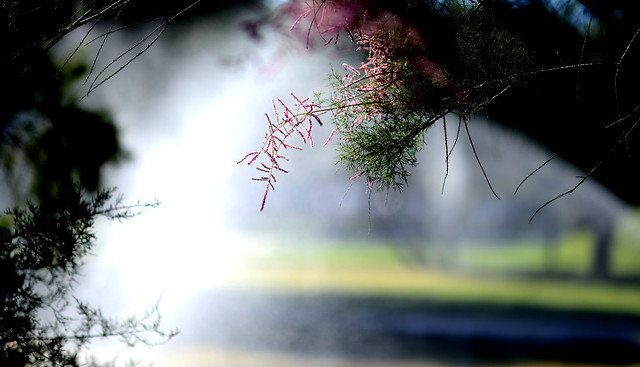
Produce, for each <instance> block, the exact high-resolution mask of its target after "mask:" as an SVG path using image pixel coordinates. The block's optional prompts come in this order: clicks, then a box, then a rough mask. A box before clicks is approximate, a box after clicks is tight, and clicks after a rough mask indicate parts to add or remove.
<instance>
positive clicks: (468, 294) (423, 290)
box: [231, 233, 640, 315]
mask: <svg viewBox="0 0 640 367" xmlns="http://www.w3.org/2000/svg"><path fill="white" fill-rule="evenodd" d="M590 246H591V245H590V238H589V236H588V235H587V234H585V233H574V234H572V235H570V236H567V237H566V238H564V239H562V241H561V242H560V243H559V244H557V245H556V247H551V248H549V249H548V250H547V251H548V252H547V253H545V251H543V249H541V246H540V245H539V244H536V243H527V242H520V243H513V244H503V245H500V246H495V245H494V246H486V245H483V246H478V245H476V246H471V245H462V246H459V248H458V249H457V250H456V253H457V255H456V260H455V262H454V263H453V264H450V266H449V267H442V266H432V265H430V264H429V263H428V262H427V263H426V264H425V265H424V266H415V265H412V266H408V265H407V261H406V256H403V253H402V251H400V250H399V248H398V247H397V246H396V245H393V244H390V243H384V242H378V243H366V244H364V243H343V242H340V243H338V242H329V241H328V242H327V243H324V244H316V245H309V244H306V245H296V244H290V245H282V244H280V245H271V246H267V248H266V249H265V250H264V251H260V252H259V253H255V254H253V255H250V256H248V257H247V259H246V260H247V266H246V267H245V268H243V270H242V271H241V272H240V273H239V274H238V275H237V277H236V279H235V281H234V282H232V284H231V285H233V286H236V287H250V288H253V287H257V288H260V289H261V290H265V289H267V290H271V291H286V292H291V291H294V292H348V293H360V294H367V295H382V296H384V295H388V296H403V297H420V298H431V299H439V300H447V301H459V302H479V303H501V304H517V305H529V306H537V307H551V308H563V309H574V310H589V311H605V312H619V313H631V314H637V315H640V284H639V285H636V284H626V285H621V284H615V283H610V282H604V281H590V280H587V279H585V278H580V277H575V278H574V277H570V278H559V277H545V276H543V275H544V274H545V271H548V270H552V271H553V272H555V273H568V274H574V275H581V274H586V273H587V272H588V270H589V264H590V263H591V258H590ZM625 246H627V247H625ZM426 251H427V252H428V251H436V250H434V249H431V250H429V249H427V250H426ZM614 254H615V259H614V260H615V261H617V263H615V264H614V265H615V266H614V269H615V271H622V270H624V271H625V272H626V273H625V274H627V275H628V274H630V273H631V272H632V270H633V269H640V251H638V250H637V249H636V248H635V245H633V246H632V244H631V243H629V244H627V245H624V244H622V245H619V246H618V247H617V248H616V250H615V252H614ZM430 255H433V254H427V257H426V258H427V259H429V256H430ZM523 272H525V273H530V272H533V273H535V274H537V276H535V277H531V276H522V273H523ZM515 273H517V274H518V275H517V276H516V275H514V274H515ZM541 275H542V276H541Z"/></svg>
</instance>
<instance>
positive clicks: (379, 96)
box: [262, 0, 535, 208]
mask: <svg viewBox="0 0 640 367" xmlns="http://www.w3.org/2000/svg"><path fill="white" fill-rule="evenodd" d="M367 4H368V3H364V4H363V3H359V2H352V1H347V0H331V1H329V0H327V1H317V0H313V1H307V2H306V3H305V5H304V6H303V7H302V8H299V7H298V8H295V9H297V11H299V12H300V15H299V16H298V18H297V19H296V20H295V22H294V25H293V26H292V30H294V29H295V27H302V25H301V24H303V20H304V19H307V20H308V22H307V27H308V28H307V32H306V37H307V42H309V37H310V35H311V34H313V31H316V32H317V34H318V35H319V36H320V37H321V38H322V39H323V40H324V41H325V42H324V43H325V45H328V44H331V43H332V42H333V43H334V44H335V43H336V41H337V39H338V36H339V35H340V32H344V33H346V34H348V36H349V37H350V38H351V40H352V41H353V42H354V44H355V46H356V52H364V53H365V54H366V59H365V61H363V62H362V63H361V65H360V66H357V67H355V66H351V65H347V64H343V66H344V68H345V69H346V74H345V75H344V76H342V75H339V74H338V73H335V75H334V76H333V78H332V80H333V83H332V87H333V92H332V94H331V95H330V96H329V97H328V98H320V99H318V101H317V103H316V106H317V107H318V109H319V111H321V112H322V113H331V120H332V122H333V123H334V126H335V128H334V130H335V133H336V136H337V139H338V140H339V141H340V144H339V148H338V150H339V155H338V163H340V164H343V165H344V166H345V167H346V169H347V170H348V171H349V172H350V175H351V178H352V180H355V179H356V178H359V177H361V176H363V177H366V178H367V185H368V186H369V188H370V189H371V188H373V185H374V184H376V185H377V188H378V189H390V188H392V189H400V190H401V189H402V188H403V186H404V185H405V184H406V183H407V178H408V176H409V174H410V173H409V169H410V167H412V166H415V165H416V164H417V159H416V154H417V153H418V152H419V151H420V150H421V149H422V148H423V146H424V139H423V134H424V133H425V131H427V129H428V128H429V127H431V126H433V125H434V124H435V123H436V122H437V121H439V120H441V119H443V118H444V117H445V116H446V115H448V114H451V113H453V114H456V115H458V116H459V117H460V123H462V122H464V123H465V126H466V119H467V118H468V117H469V116H470V115H471V114H473V113H474V112H477V111H478V110H479V109H481V108H482V107H484V106H485V105H486V104H488V103H490V102H491V100H492V99H493V98H495V97H496V96H497V95H499V94H500V93H502V92H503V91H504V90H505V89H507V88H508V87H509V86H510V85H511V84H513V83H514V82H515V81H516V80H518V79H519V78H521V77H523V76H525V75H527V74H528V73H531V72H533V71H534V70H535V65H534V63H533V62H532V58H531V56H530V54H529V52H528V51H527V50H526V48H525V46H524V44H523V42H521V41H520V40H519V38H518V37H517V36H516V35H514V34H511V33H510V32H509V31H508V30H506V29H505V28H503V27H500V26H499V24H498V23H497V21H496V20H495V18H494V15H493V11H492V6H491V2H490V1H487V2H482V3H481V4H477V3H475V2H471V1H466V0H447V1H426V2H421V5H420V6H421V11H423V13H424V12H426V13H428V14H429V17H430V19H427V21H431V20H433V21H434V23H437V24H442V25H443V26H446V27H447V29H448V30H452V32H451V34H450V35H448V36H447V35H445V36H443V40H439V41H438V42H437V44H436V45H434V44H433V43H432V42H431V40H434V39H436V38H438V37H439V34H425V32H426V31H429V32H435V31H436V30H435V29H433V28H430V29H421V28H420V26H419V24H413V23H410V22H407V21H406V20H405V18H403V17H401V16H399V15H398V13H396V12H394V11H390V10H383V9H378V8H375V7H373V6H372V5H371V4H368V5H367ZM298 5H299V4H298ZM356 5H357V6H356ZM414 6H415V4H413V3H412V2H407V3H406V4H405V8H404V9H399V8H398V6H396V8H398V9H394V10H395V11H397V12H407V11H413V10H414V9H412V7H414ZM425 9H426V10H425ZM289 11H290V9H289ZM443 33H447V32H443ZM435 48H439V50H438V52H436V51H434V49H435ZM442 49H446V52H442ZM316 114H317V112H316ZM309 115H310V113H309V112H308V111H306V110H305V111H302V112H301V114H300V115H298V116H301V118H303V119H304V118H306V116H309ZM314 116H316V115H314ZM445 129H446V126H445ZM458 131H460V129H458ZM467 131H468V129H467ZM445 133H446V130H445ZM332 135H333V132H332ZM445 135H446V134H445ZM267 136H269V134H267ZM287 137H288V136H287ZM454 145H455V144H454ZM449 154H450V151H449V147H448V142H447V156H448V155H449ZM265 197H266V196H265ZM262 208H264V201H263V204H262Z"/></svg>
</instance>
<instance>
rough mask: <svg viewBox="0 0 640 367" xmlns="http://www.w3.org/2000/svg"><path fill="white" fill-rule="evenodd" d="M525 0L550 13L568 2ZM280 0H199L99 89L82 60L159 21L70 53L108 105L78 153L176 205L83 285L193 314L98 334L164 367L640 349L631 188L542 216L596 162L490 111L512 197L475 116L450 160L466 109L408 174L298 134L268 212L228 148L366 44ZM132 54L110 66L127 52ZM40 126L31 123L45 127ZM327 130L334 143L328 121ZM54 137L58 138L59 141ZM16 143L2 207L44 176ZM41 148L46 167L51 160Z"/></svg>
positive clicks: (607, 361)
mask: <svg viewBox="0 0 640 367" xmlns="http://www.w3.org/2000/svg"><path fill="white" fill-rule="evenodd" d="M532 3H535V4H536V5H537V6H546V7H547V8H545V9H547V11H548V10H549V9H554V8H553V6H559V4H560V5H561V4H564V3H562V2H554V1H551V2H547V3H544V2H532ZM568 3H571V4H575V3H578V2H568ZM541 4H542V5H541ZM279 5H280V2H277V1H265V2H238V3H235V4H233V5H229V6H221V7H219V8H218V7H214V8H215V9H213V8H212V9H209V8H203V9H200V10H198V11H194V12H193V13H190V14H188V15H187V16H185V17H184V19H182V20H180V21H176V22H175V23H173V24H172V25H171V27H169V28H168V29H167V31H166V32H165V33H164V34H163V35H162V37H160V38H159V39H158V40H157V42H156V43H155V44H153V46H152V47H150V48H149V49H147V50H145V51H144V53H143V54H141V55H140V57H139V58H137V59H136V60H134V62H132V63H131V64H129V65H127V66H126V67H125V68H124V69H122V70H121V71H119V72H118V73H117V75H115V76H114V77H113V78H110V79H109V80H108V81H107V82H106V83H104V84H102V85H100V86H99V87H98V88H96V89H93V90H92V85H91V81H92V79H90V78H89V79H88V82H85V83H83V81H84V78H85V75H86V71H87V69H89V68H93V70H94V74H93V75H96V73H97V72H99V71H100V70H103V68H104V67H106V66H108V64H109V63H110V62H111V61H112V60H118V58H119V56H120V55H121V54H122V53H123V52H124V51H126V50H128V49H129V48H131V47H132V46H134V45H136V43H137V42H138V41H139V40H141V39H143V38H144V37H145V36H146V35H147V34H149V32H152V31H153V30H154V29H155V27H156V26H157V25H156V24H154V23H153V22H151V23H146V24H143V25H139V26H136V27H131V28H126V29H123V30H120V31H118V32H115V33H112V34H110V35H109V39H108V42H105V43H104V44H101V43H100V42H98V41H95V42H92V43H90V44H88V45H86V46H82V47H81V48H80V49H79V50H78V51H77V52H76V53H75V55H74V57H73V58H72V59H71V60H69V64H68V65H69V66H68V67H67V70H69V69H70V70H76V69H74V68H73V66H74V65H77V66H78V69H77V70H80V71H78V75H80V76H79V77H77V78H76V79H75V80H76V81H75V82H73V83H69V85H68V86H65V88H67V89H65V90H66V95H67V97H66V98H71V99H74V100H76V101H79V102H78V105H79V106H81V107H82V108H83V109H86V110H88V111H100V113H103V114H104V115H105V116H109V117H110V119H111V120H112V121H113V122H114V127H109V126H107V125H105V124H106V123H105V124H101V123H98V122H96V123H95V125H92V126H98V127H99V128H98V127H96V128H95V129H92V130H89V131H84V130H82V133H83V134H85V135H83V136H90V137H91V139H90V140H88V141H89V143H86V138H85V145H87V144H88V145H89V146H88V147H84V146H83V147H81V148H79V150H77V151H74V152H72V153H70V155H71V156H73V157H75V158H77V157H83V156H85V155H87V156H91V153H90V152H91V151H92V149H95V148H96V147H95V144H101V143H100V142H104V141H107V142H109V143H108V144H107V145H108V147H110V148H105V149H106V150H109V149H111V150H109V151H111V152H112V153H113V154H111V155H110V156H109V157H104V158H103V159H101V160H100V162H99V163H96V164H97V165H98V166H99V167H98V168H97V170H98V171H99V172H98V173H94V176H96V177H95V178H93V180H94V181H95V184H96V185H98V182H100V183H101V184H102V185H103V186H115V187H117V188H118V191H119V192H121V193H123V194H124V195H125V196H126V198H127V200H128V201H129V202H136V201H138V200H140V202H148V201H152V200H154V199H158V200H159V201H160V202H161V203H162V205H161V206H160V207H158V208H154V209H150V210H148V211H146V212H145V213H143V214H142V215H140V216H138V217H136V218H135V219H133V220H130V221H126V222H122V223H119V222H107V221H104V222H100V223H99V224H98V229H97V234H98V246H97V247H96V249H95V256H92V257H90V258H88V260H87V264H86V266H85V268H84V271H83V272H84V276H83V278H82V283H81V284H79V287H78V294H79V297H80V298H81V299H86V300H88V301H90V302H91V303H93V304H96V305H100V306H101V307H102V308H103V311H104V312H105V313H106V314H110V315H114V316H115V315H126V314H131V313H138V314H139V313H142V312H143V311H144V310H145V309H147V308H149V307H150V306H152V305H153V304H155V303H156V302H157V301H158V300H160V312H161V314H162V316H163V324H164V325H165V326H166V327H168V328H171V327H178V328H179V329H180V330H181V333H180V334H179V335H178V336H177V337H176V338H175V339H173V340H172V341H170V342H169V343H168V344H165V345H161V346H157V347H154V348H148V347H137V348H134V349H127V348H125V347H123V346H122V345H121V344H119V343H117V342H114V343H110V342H109V343H107V342H105V343H95V344H94V349H93V350H92V352H94V353H95V354H96V355H97V356H99V357H100V358H103V359H104V360H111V359H113V358H114V357H118V358H119V360H126V359H128V358H132V359H134V360H137V361H141V362H143V363H148V362H152V363H153V365H155V366H293V365H305V366H365V365H366V366H423V365H469V364H480V365H495V364H530V365H538V364H540V365H541V364H545V365H549V364H554V365H575V364H603V365H611V364H634V363H640V287H639V283H638V280H640V226H639V224H640V222H639V220H640V219H639V217H638V212H637V208H636V207H635V206H634V205H635V204H637V203H636V202H634V201H633V200H632V199H629V196H626V197H624V195H621V194H620V192H622V191H621V190H620V191H618V192H615V193H614V192H612V191H611V190H612V189H611V187H616V186H615V185H613V186H612V185H606V186H605V185H604V184H601V183H599V181H598V180H596V179H593V178H592V179H589V180H587V181H585V182H584V183H583V184H582V185H581V186H580V187H579V188H578V189H577V190H575V191H574V192H573V193H572V194H571V195H567V196H565V197H562V198H560V199H559V200H557V201H555V202H553V203H551V204H549V205H548V206H545V207H544V208H543V209H542V210H541V211H540V212H537V214H536V215H535V217H533V219H531V218H532V216H533V215H534V214H535V213H536V210H537V209H538V208H540V207H542V206H543V205H544V204H545V203H547V201H549V200H551V199H553V198H554V197H556V196H557V195H560V194H562V193H564V192H566V191H568V190H571V189H572V188H573V187H574V186H575V185H576V184H578V183H579V182H580V181H581V177H583V176H584V175H585V172H587V171H588V168H587V169H585V168H584V167H583V168H577V166H576V163H575V162H572V163H569V161H567V160H565V159H564V158H562V156H557V157H555V158H553V159H552V160H551V161H549V163H547V164H545V165H544V166H543V167H542V168H540V169H539V170H537V171H536V169H538V168H539V167H540V166H541V165H542V164H543V163H545V162H546V161H547V160H549V159H550V158H552V157H553V156H554V155H555V154H556V153H557V152H558V150H557V149H554V145H553V144H549V143H548V141H547V142H545V145H542V144H541V143H539V142H536V141H535V140H533V139H532V138H530V137H528V135H529V136H530V135H532V134H525V133H524V132H523V130H526V129H517V128H515V127H514V126H513V125H509V124H508V123H504V121H501V120H498V119H496V116H495V115H496V113H492V111H489V112H488V115H478V116H475V117H474V118H473V119H472V120H471V121H470V122H469V129H470V133H471V136H472V137H473V143H474V147H475V149H476V152H477V154H478V157H479V159H480V161H481V162H482V165H483V167H484V169H485V170H486V173H487V176H488V178H489V180H490V181H491V185H492V186H493V188H494V189H495V191H496V193H497V195H498V196H499V197H500V200H498V199H497V198H496V197H495V196H494V195H493V194H492V192H491V189H490V188H489V186H488V185H487V183H486V181H485V177H484V175H483V172H482V170H481V169H480V166H479V165H478V163H477V162H476V159H475V156H474V152H473V150H472V147H471V145H470V143H469V139H468V138H467V136H466V135H465V134H464V132H462V133H460V136H459V139H458V140H457V143H456V145H455V149H453V151H452V153H451V156H450V157H449V158H448V164H447V160H446V154H447V153H446V148H445V134H444V129H443V127H444V124H445V123H446V126H447V137H446V138H447V139H449V140H448V141H449V144H448V147H449V148H451V146H452V143H453V141H454V139H455V136H456V131H458V129H459V122H458V120H457V119H456V118H455V117H453V116H452V117H451V118H447V119H446V120H444V121H440V122H438V123H437V124H436V125H435V126H433V127H432V128H430V129H429V131H428V132H427V135H426V145H425V148H424V150H423V151H422V152H421V154H420V159H419V165H418V166H417V167H415V169H414V170H413V171H412V172H411V176H410V179H409V183H408V186H407V187H406V189H405V190H404V191H403V192H402V193H399V192H393V191H392V192H388V193H387V192H375V191H374V192H373V193H369V192H368V191H367V186H366V183H365V182H364V181H358V180H356V181H355V182H353V185H352V182H351V181H350V180H349V175H348V174H347V173H346V172H345V171H344V170H343V169H342V167H340V166H336V165H334V162H335V160H336V157H335V151H334V150H335V144H336V142H335V141H334V142H331V143H329V144H328V145H327V146H325V147H322V146H321V144H316V147H315V148H313V149H309V148H308V147H307V148H306V149H304V151H301V152H298V151H296V152H292V153H291V154H290V155H289V158H290V162H288V163H287V167H286V169H287V170H288V171H289V172H290V173H288V174H286V175H285V174H282V175H280V176H279V177H278V182H277V185H276V189H275V190H274V191H272V192H270V193H269V196H268V198H267V204H266V207H265V209H264V211H263V212H260V210H259V209H260V204H261V201H262V195H263V192H264V185H263V184H262V183H260V182H255V181H252V180H251V177H254V175H255V171H254V169H253V167H247V165H246V164H239V165H238V164H236V162H237V161H238V160H239V159H241V158H242V157H244V156H245V154H246V153H248V152H251V151H255V150H257V149H258V148H259V146H260V144H261V143H262V138H263V136H264V132H265V130H266V126H267V125H266V123H267V121H266V118H265V117H264V114H265V113H271V111H272V110H273V105H272V100H274V99H277V98H282V99H283V100H285V101H286V102H287V103H291V104H293V103H294V102H293V99H292V98H290V96H291V93H293V94H295V95H296V96H299V97H307V96H310V97H312V96H313V94H314V92H323V93H328V92H330V90H329V89H327V88H329V87H328V82H327V76H328V75H329V74H330V73H331V72H332V70H341V69H342V66H341V65H342V63H344V62H346V63H349V64H351V65H358V63H359V60H360V59H358V57H359V56H358V55H357V54H356V53H354V52H353V46H352V44H350V43H349V42H346V41H348V40H346V41H345V42H343V43H340V44H339V45H338V46H337V47H324V48H323V47H315V48H310V49H308V48H306V47H305V43H304V42H301V40H300V39H298V38H296V37H295V36H293V35H291V34H290V33H289V32H288V28H289V25H290V21H291V19H279V18H275V19H274V18H273V17H272V16H273V11H274V9H276V8H277V7H278V6H279ZM565 5H566V4H565ZM536 9H537V8H536ZM563 9H565V8H563ZM567 9H569V7H567V8H566V9H565V10H567ZM571 9H572V10H571V12H569V11H568V10H567V11H566V13H564V14H565V15H566V14H569V15H571V16H570V17H567V18H563V19H564V20H563V22H564V24H565V25H566V26H572V27H580V26H584V25H585V22H588V20H587V21H585V19H584V17H583V16H582V15H581V14H583V13H584V12H581V10H580V8H579V7H577V6H575V5H574V6H573V7H571ZM134 14H135V13H134ZM152 15H153V14H144V13H141V14H136V15H135V16H133V18H136V19H137V18H144V17H150V16H152ZM265 19H269V21H265ZM120 21H121V22H123V23H124V24H127V22H129V20H128V19H126V18H124V19H121V20H120ZM131 22H133V21H131ZM575 24H578V26H576V25H575ZM109 26H110V24H109V23H105V24H99V25H98V26H97V28H96V29H93V30H92V32H95V34H101V33H103V32H106V31H108V29H109ZM88 31H89V30H88V29H87V28H83V29H80V30H78V31H76V32H73V33H71V34H70V35H68V36H67V37H65V38H64V39H63V41H62V42H61V43H60V44H59V45H57V46H56V47H55V48H54V49H53V51H52V58H53V59H54V60H55V63H56V64H58V65H60V64H62V63H63V62H65V61H66V60H67V58H68V57H69V55H71V54H72V53H73V52H74V50H75V49H76V47H77V46H78V45H79V44H85V43H86V42H87V41H88V39H84V37H85V35H86V34H87V32H88ZM582 37H583V36H582ZM575 39H577V40H578V44H577V45H576V44H574V46H576V47H577V48H578V49H579V47H580V45H581V43H580V42H581V37H580V36H579V35H578V37H577V38H574V39H573V41H575ZM145 45H146V43H143V44H141V45H138V46H137V47H136V48H135V49H134V51H133V52H134V53H137V52H138V51H139V50H142V49H143V48H144V47H145ZM97 54H99V57H98V58H97V59H96V61H95V62H96V64H95V65H93V63H94V58H95V57H96V55H97ZM119 62H120V64H118V63H116V64H114V65H112V66H110V68H111V69H109V70H117V68H118V67H119V65H122V63H124V62H126V60H124V61H123V60H120V61H119ZM107 75H109V72H107V73H105V74H104V76H107ZM89 91H90V93H88V94H87V95H86V96H85V94H86V93H87V92H89ZM83 96H84V97H83ZM25 113H27V112H25ZM28 113H36V112H33V111H29V112H28ZM505 115H508V114H507V113H505V114H502V115H500V116H499V117H503V118H504V120H508V116H507V117H505ZM525 117H526V116H525ZM530 117H531V116H529V117H527V118H530ZM556 117H557V118H560V119H564V118H568V117H567V116H564V115H562V114H558V116H556ZM26 120H29V121H34V120H37V119H25V121H26ZM20 121H21V120H19V119H16V121H14V123H13V125H12V126H13V128H15V129H17V127H20V126H22V125H20ZM326 122H328V121H326ZM561 122H562V121H561ZM568 123H569V122H568ZM16 126H17V127H16ZM43 126H45V127H46V123H42V124H40V125H38V124H33V123H30V124H29V126H28V129H31V130H29V131H32V130H35V131H39V130H38V129H44V130H43V131H48V130H46V128H45V127H43ZM86 126H87V125H83V127H77V126H76V127H74V126H73V125H70V126H68V127H67V130H64V131H63V132H59V134H62V135H65V134H74V133H78V134H80V132H79V131H81V129H84V128H86ZM463 129H464V128H463ZM5 130H6V129H5ZM314 131H315V136H316V141H324V139H325V138H326V137H327V136H328V135H329V133H330V131H331V127H330V124H325V125H324V126H323V127H315V128H314ZM525 132H526V131H525ZM552 134H553V132H552ZM558 134H559V135H562V134H561V133H558ZM533 135H534V136H535V134H533ZM46 141H51V142H55V141H56V139H54V138H51V140H45V142H46ZM42 144H44V143H41V145H40V146H44V145H42ZM52 144H53V145H52V147H49V146H47V148H46V149H48V151H50V152H51V153H49V154H50V155H51V156H52V157H53V155H54V152H61V149H59V148H57V146H56V145H55V144H54V143H52ZM105 144H106V143H105ZM563 144H564V146H565V148H566V149H570V148H571V147H574V146H576V145H577V142H575V141H567V140H565V141H564V143H563ZM85 148H86V150H83V149H85ZM105 149H102V148H101V149H100V150H102V151H105ZM78 152H79V153H78ZM34 154H35V153H34ZM27 158H28V157H27ZM27 158H22V159H24V160H26V159H27ZM75 158H73V159H75ZM20 159H21V158H20V157H17V158H14V160H15V163H14V165H15V167H18V168H17V169H14V170H13V171H12V172H13V175H5V176H4V180H5V182H7V184H6V185H4V187H5V188H4V190H5V195H3V197H4V198H5V200H4V201H3V202H2V204H3V205H4V206H8V205H11V203H12V202H13V201H14V200H15V201H19V198H21V197H22V196H24V195H25V190H26V189H25V187H31V186H28V185H26V186H25V184H24V182H37V181H38V176H39V175H43V173H42V170H43V169H42V168H40V171H39V170H38V169H33V170H31V169H28V167H30V166H29V165H27V164H26V163H24V162H22V163H21V161H20ZM56 159H60V161H62V162H65V161H69V160H70V159H72V158H68V157H66V156H64V155H61V157H60V158H56ZM52 160H53V158H51V159H49V162H51V161H52ZM43 161H47V160H43ZM21 164H22V165H21ZM49 164H50V165H52V166H51V167H53V169H51V168H48V167H49V166H47V165H46V164H43V165H42V166H43V167H45V168H46V169H47V170H53V171H54V172H55V171H56V170H57V169H58V168H59V164H54V163H49ZM81 166H82V165H81V164H79V167H80V168H77V167H76V168H70V169H78V170H81V168H82V167H81ZM21 167H22V168H21ZM629 169H630V170H631V171H633V169H634V167H633V166H631V167H629ZM534 171H535V174H533V175H531V176H530V177H529V174H530V173H532V172H534ZM46 172H48V171H46ZM97 176H99V178H98V177H97ZM445 178H446V182H445ZM525 178H527V179H526V180H525ZM87 180H89V181H91V178H87ZM34 185H35V186H37V184H34ZM32 186H33V185H32ZM516 188H517V189H518V192H517V194H515V195H514V191H515V190H516ZM37 189H39V190H46V188H37ZM21 195H22V196H21Z"/></svg>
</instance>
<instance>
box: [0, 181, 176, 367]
mask: <svg viewBox="0 0 640 367" xmlns="http://www.w3.org/2000/svg"><path fill="white" fill-rule="evenodd" d="M112 196H113V190H100V191H98V192H97V193H96V194H94V195H91V196H87V195H86V194H85V193H84V191H83V190H82V189H80V188H79V187H78V186H74V187H68V188H59V189H58V192H57V195H55V196H54V197H52V198H51V199H49V200H47V201H46V203H43V204H41V205H34V204H32V203H27V205H26V206H25V207H24V208H14V209H10V210H8V211H7V213H6V217H5V218H3V221H2V224H3V225H2V227H0V278H1V279H2V282H1V283H0V365H3V366H36V365H37V366H75V365H77V354H78V352H79V351H81V350H83V349H84V348H86V346H87V345H88V344H89V342H90V341H91V340H93V339H97V338H107V337H117V338H120V339H121V340H122V341H123V342H125V343H126V344H128V345H134V344H136V343H138V342H142V343H147V344H152V343H154V340H155V339H156V338H159V340H160V341H162V340H166V339H170V338H172V337H173V336H174V335H176V333H177V331H169V332H165V331H162V330H160V328H159V327H160V324H159V315H158V313H157V307H155V308H153V309H152V310H151V311H150V312H149V313H147V314H145V315H143V316H142V317H140V318H135V317H132V318H128V319H124V320H114V319H109V318H107V317H105V316H104V315H103V314H102V312H101V311H100V310H99V309H95V308H92V307H90V306H89V305H88V304H86V303H84V302H81V301H80V300H77V299H75V298H72V292H73V286H74V284H76V282H77V278H78V275H79V270H80V266H81V264H82V259H83V258H84V257H85V256H86V255H88V254H90V252H91V250H92V248H93V246H94V242H95V232H94V231H93V226H94V223H95V220H96V219H97V218H98V217H105V218H108V219H116V220H123V219H128V218H131V217H133V216H135V215H136V214H137V213H138V212H139V210H142V209H144V208H146V207H154V206H156V205H157V203H149V204H136V205H132V206H126V205H123V204H122V197H118V198H116V200H115V202H114V201H113V200H111V199H112ZM72 302H74V303H75V312H74V311H73V307H71V306H72Z"/></svg>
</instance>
